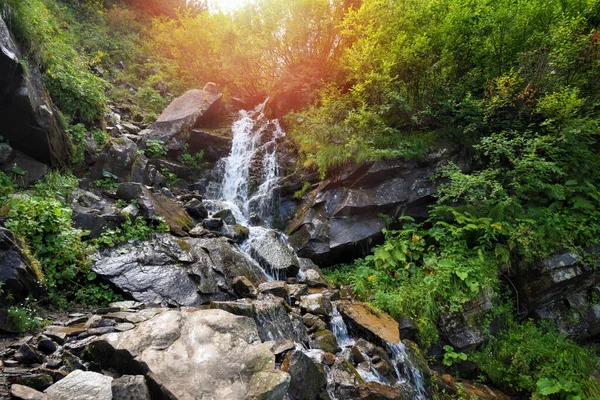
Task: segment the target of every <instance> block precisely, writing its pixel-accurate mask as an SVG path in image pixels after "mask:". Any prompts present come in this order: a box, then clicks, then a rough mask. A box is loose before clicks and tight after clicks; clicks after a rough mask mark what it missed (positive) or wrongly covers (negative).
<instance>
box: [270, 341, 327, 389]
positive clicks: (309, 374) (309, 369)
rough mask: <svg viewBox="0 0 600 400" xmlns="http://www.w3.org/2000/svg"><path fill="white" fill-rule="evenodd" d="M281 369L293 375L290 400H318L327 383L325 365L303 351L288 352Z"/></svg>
mask: <svg viewBox="0 0 600 400" xmlns="http://www.w3.org/2000/svg"><path fill="white" fill-rule="evenodd" d="M281 370H282V371H286V372H287V373H289V374H290V376H291V377H292V379H291V383H290V386H289V389H288V396H289V398H290V400H316V399H317V398H318V397H319V393H320V392H321V390H322V389H323V388H324V387H325V385H326V384H327V377H326V374H325V370H324V369H323V367H322V366H321V365H320V364H318V363H316V362H315V361H314V360H313V359H312V358H310V357H308V356H307V355H306V354H304V353H303V352H301V351H292V352H290V353H288V354H287V355H286V357H285V359H284V360H283V363H282V364H281Z"/></svg>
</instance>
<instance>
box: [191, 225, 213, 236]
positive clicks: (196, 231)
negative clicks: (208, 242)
mask: <svg viewBox="0 0 600 400" xmlns="http://www.w3.org/2000/svg"><path fill="white" fill-rule="evenodd" d="M188 234H189V235H190V236H191V237H202V238H213V237H215V235H214V234H213V233H212V232H211V231H209V230H208V229H206V228H205V227H203V226H202V224H198V225H196V226H195V227H194V228H193V229H192V230H190V231H189V232H188Z"/></svg>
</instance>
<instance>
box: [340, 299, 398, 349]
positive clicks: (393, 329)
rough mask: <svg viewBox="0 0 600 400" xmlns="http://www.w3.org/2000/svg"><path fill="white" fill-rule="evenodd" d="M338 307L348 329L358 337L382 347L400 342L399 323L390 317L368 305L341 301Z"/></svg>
mask: <svg viewBox="0 0 600 400" xmlns="http://www.w3.org/2000/svg"><path fill="white" fill-rule="evenodd" d="M337 307H338V310H339V312H340V314H341V315H342V317H343V318H344V321H345V322H346V324H347V325H348V329H349V330H350V331H351V332H354V333H355V335H356V336H358V337H363V338H365V339H366V340H368V341H370V342H373V343H375V344H377V345H380V346H382V347H383V346H386V343H398V342H400V333H399V329H398V323H397V322H396V321H394V319H393V318H392V317H390V316H389V315H387V314H385V313H383V312H381V311H378V310H376V309H374V308H373V307H372V306H370V305H369V304H366V303H358V302H356V303H351V302H349V301H340V302H339V303H338V305H337Z"/></svg>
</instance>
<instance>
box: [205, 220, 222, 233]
mask: <svg viewBox="0 0 600 400" xmlns="http://www.w3.org/2000/svg"><path fill="white" fill-rule="evenodd" d="M202 226H203V227H205V228H206V229H208V230H209V231H214V230H218V229H220V228H221V227H222V226H223V220H222V219H221V218H207V219H205V220H204V221H202Z"/></svg>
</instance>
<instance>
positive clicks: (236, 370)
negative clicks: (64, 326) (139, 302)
mask: <svg viewBox="0 0 600 400" xmlns="http://www.w3.org/2000/svg"><path fill="white" fill-rule="evenodd" d="M270 347H271V344H270V343H261V342H260V339H259V336H258V331H257V329H256V324H255V322H254V321H253V320H252V319H250V318H246V317H240V316H236V315H233V314H230V313H227V312H225V311H222V310H198V309H185V308H184V309H181V310H169V311H165V312H163V313H161V314H158V315H156V316H155V317H153V318H152V319H150V320H148V321H146V322H142V323H140V324H139V325H138V326H137V327H136V328H135V329H133V330H131V331H128V332H123V333H112V334H109V335H106V336H103V337H102V338H100V339H99V340H97V341H96V342H95V343H94V344H92V345H91V346H90V347H89V349H88V354H89V355H90V357H92V358H93V359H94V360H95V361H96V362H98V363H99V364H100V365H101V366H102V368H114V369H115V370H116V371H118V372H122V373H124V372H126V373H128V374H136V375H146V374H148V375H151V376H152V380H153V381H154V382H155V384H156V385H158V386H159V387H161V388H162V390H163V391H164V392H165V393H169V395H170V396H172V397H173V398H178V399H202V398H207V399H209V398H215V399H230V400H237V399H240V400H241V399H244V400H245V399H248V398H250V397H247V396H248V395H247V394H248V393H251V394H252V397H251V398H260V399H265V400H280V399H281V398H282V397H283V395H284V394H285V392H286V391H287V388H288V386H289V383H290V376H289V375H288V374H287V373H285V372H282V371H278V370H275V369H274V367H275V356H274V355H273V353H271V351H270Z"/></svg>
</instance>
